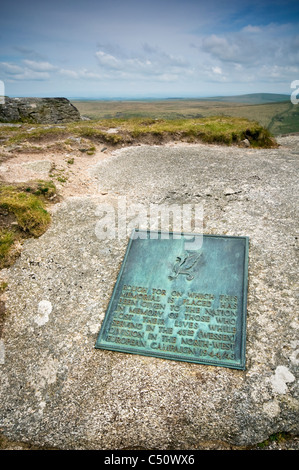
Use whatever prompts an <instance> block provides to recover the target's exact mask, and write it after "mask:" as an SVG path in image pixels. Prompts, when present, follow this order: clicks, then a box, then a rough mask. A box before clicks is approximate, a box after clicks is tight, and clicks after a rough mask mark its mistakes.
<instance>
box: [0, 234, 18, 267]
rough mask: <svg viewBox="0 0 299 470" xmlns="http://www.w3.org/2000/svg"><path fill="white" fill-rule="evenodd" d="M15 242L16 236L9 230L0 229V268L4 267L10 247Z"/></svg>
mask: <svg viewBox="0 0 299 470" xmlns="http://www.w3.org/2000/svg"><path fill="white" fill-rule="evenodd" d="M15 241H16V235H15V233H14V232H12V231H11V230H5V229H0V267H1V268H2V267H4V266H5V263H6V260H7V258H8V256H9V253H10V251H11V248H12V246H13V245H14V243H15Z"/></svg>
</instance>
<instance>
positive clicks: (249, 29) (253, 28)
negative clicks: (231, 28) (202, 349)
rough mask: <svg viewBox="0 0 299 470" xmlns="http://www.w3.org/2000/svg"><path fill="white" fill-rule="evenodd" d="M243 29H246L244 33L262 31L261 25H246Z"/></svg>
mask: <svg viewBox="0 0 299 470" xmlns="http://www.w3.org/2000/svg"><path fill="white" fill-rule="evenodd" d="M242 31H244V33H260V32H261V28H260V27H259V26H252V25H251V24H249V25H248V26H245V27H244V28H243V29H242Z"/></svg>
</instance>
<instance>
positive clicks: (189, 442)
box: [0, 137, 299, 450]
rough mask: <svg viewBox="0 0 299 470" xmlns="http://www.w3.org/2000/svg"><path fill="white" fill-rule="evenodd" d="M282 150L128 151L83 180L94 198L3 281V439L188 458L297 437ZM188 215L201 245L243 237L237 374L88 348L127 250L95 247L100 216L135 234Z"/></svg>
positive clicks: (292, 252) (291, 219)
mask: <svg viewBox="0 0 299 470" xmlns="http://www.w3.org/2000/svg"><path fill="white" fill-rule="evenodd" d="M279 143H280V144H281V146H280V147H279V148H277V149H270V150H269V149H267V150H266V149H263V150H260V149H252V148H237V147H223V146H207V145H194V146H193V145H177V146H175V145H173V146H163V147H158V146H152V147H150V146H140V147H132V148H124V149H122V150H118V151H116V152H114V155H113V156H112V157H110V158H107V159H105V160H103V161H101V162H99V164H98V165H97V166H96V167H94V168H93V170H92V171H91V173H90V175H91V177H92V178H93V179H94V181H97V182H98V185H99V188H98V191H99V193H98V195H97V196H94V197H72V198H68V199H66V200H64V201H63V202H62V203H59V204H58V205H56V206H55V210H53V221H52V224H51V227H50V228H49V230H48V231H47V232H46V233H45V234H44V235H43V236H42V237H40V238H39V239H29V240H27V241H26V242H25V243H24V246H23V252H22V255H21V257H20V258H19V259H18V260H17V262H16V263H15V264H14V265H13V266H12V267H11V268H10V269H7V270H3V272H2V275H3V276H4V275H5V279H4V280H5V281H6V282H7V283H8V287H7V289H6V291H5V296H6V298H5V299H4V300H5V305H6V316H5V323H4V325H3V329H2V336H1V339H0V381H1V387H0V403H1V408H0V432H1V433H2V434H3V435H4V436H6V438H8V439H11V440H15V441H19V442H23V443H27V444H28V445H29V444H30V445H35V446H44V447H50V448H51V447H55V448H59V449H147V450H149V449H163V450H167V449H176V450H180V449H184V450H188V449H211V448H216V449H228V448H231V447H232V446H236V447H237V448H242V446H252V445H256V444H257V443H260V442H262V441H264V440H265V439H267V438H268V437H269V436H270V435H273V434H277V433H290V434H292V435H298V433H299V427H298V410H299V396H298V365H299V341H298V329H299V324H298V300H297V299H296V295H297V283H298V248H299V247H298V222H297V221H298V204H297V200H298V199H297V197H298V181H297V175H298V154H299V146H298V144H299V139H298V137H288V138H283V139H280V141H279ZM136 203H138V204H139V206H137V205H135V206H134V204H136ZM191 203H192V204H193V203H194V204H197V203H198V204H199V203H202V204H203V226H204V227H203V229H204V233H206V234H227V235H234V236H244V235H246V236H249V237H250V249H249V283H248V307H247V341H246V369H245V370H244V371H239V370H232V369H229V368H224V367H214V366H207V365H199V364H192V363H187V362H176V361H171V360H164V359H158V358H155V357H145V356H139V355H130V354H125V353H118V352H113V351H105V350H96V349H95V347H94V346H95V341H96V338H97V335H98V332H99V329H100V326H101V324H102V321H103V318H104V315H105V310H106V308H107V306H108V303H109V300H110V297H111V293H112V290H113V286H114V284H115V281H116V279H117V274H118V271H119V268H120V265H121V262H122V260H123V258H124V255H125V250H126V246H127V240H126V239H125V238H123V237H120V238H118V236H117V235H119V232H118V233H117V234H116V236H115V237H113V234H111V236H110V239H109V237H107V238H106V239H102V238H100V237H99V236H98V232H99V231H98V230H97V227H98V224H99V221H100V220H101V217H103V211H106V212H107V211H108V209H109V208H112V210H113V209H115V212H114V213H115V214H118V227H120V222H121V215H122V214H123V212H124V204H126V207H127V210H128V219H129V220H128V223H130V224H132V223H133V222H132V217H134V211H138V210H141V209H142V208H148V207H149V206H150V204H167V205H171V204H178V205H180V206H181V205H182V204H191ZM138 207H139V209H138ZM136 213H137V214H138V212H135V216H136ZM129 216H130V217H129ZM112 220H113V221H114V214H113V219H112ZM133 221H134V219H133ZM140 262H142V260H140ZM161 262H163V260H161ZM158 287H159V286H158Z"/></svg>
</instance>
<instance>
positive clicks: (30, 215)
mask: <svg viewBox="0 0 299 470" xmlns="http://www.w3.org/2000/svg"><path fill="white" fill-rule="evenodd" d="M0 209H2V210H5V211H7V212H8V213H12V214H13V215H14V216H15V218H16V221H17V224H18V227H19V228H20V229H21V230H22V231H24V232H25V233H26V234H28V235H30V236H33V237H39V236H40V235H42V234H43V233H44V232H45V231H46V229H47V228H48V226H49V224H50V220H51V217H50V214H49V213H48V212H47V211H46V209H45V207H44V203H43V201H42V200H41V198H39V197H38V196H36V195H34V194H30V193H28V192H23V191H18V190H17V189H16V188H15V187H14V186H2V187H0ZM6 243H7V244H9V238H8V239H7V242H6Z"/></svg>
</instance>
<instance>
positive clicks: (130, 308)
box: [95, 230, 249, 370]
mask: <svg viewBox="0 0 299 470" xmlns="http://www.w3.org/2000/svg"><path fill="white" fill-rule="evenodd" d="M248 246H249V238H248V237H233V236H225V235H200V234H184V233H175V232H172V233H168V232H152V231H146V230H134V231H133V233H132V235H131V238H130V240H129V243H128V247H127V251H126V254H125V257H124V260H123V263H122V266H121V269H120V272H119V275H118V278H117V281H116V284H115V287H114V290H113V293H112V297H111V300H110V303H109V306H108V309H107V312H106V315H105V318H104V321H103V324H102V327H101V330H100V333H99V335H98V338H97V341H96V345H95V347H96V348H98V349H108V350H112V351H119V352H124V353H132V354H140V355H145V356H154V357H159V358H164V359H170V360H175V361H185V362H195V363H199V364H207V365H215V366H223V367H230V368H234V369H242V370H244V369H245V342H246V308H247V281H248Z"/></svg>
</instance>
